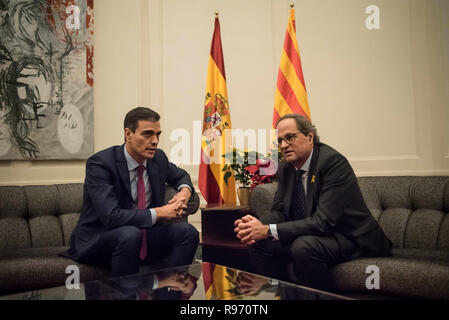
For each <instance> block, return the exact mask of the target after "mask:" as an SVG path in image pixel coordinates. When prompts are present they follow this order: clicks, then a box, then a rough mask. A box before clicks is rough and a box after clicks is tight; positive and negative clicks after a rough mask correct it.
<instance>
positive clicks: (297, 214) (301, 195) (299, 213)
mask: <svg viewBox="0 0 449 320" xmlns="http://www.w3.org/2000/svg"><path fill="white" fill-rule="evenodd" d="M304 172H305V171H304V170H297V172H296V184H295V190H294V191H293V199H292V202H293V203H292V219H293V220H299V219H303V218H304V217H305V213H304V211H305V202H306V194H305V192H304V186H303V185H302V175H303V174H304Z"/></svg>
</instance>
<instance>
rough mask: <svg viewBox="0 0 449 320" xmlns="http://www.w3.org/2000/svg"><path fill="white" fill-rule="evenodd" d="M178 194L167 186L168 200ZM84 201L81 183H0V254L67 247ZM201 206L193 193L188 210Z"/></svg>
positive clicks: (191, 210)
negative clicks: (6, 184)
mask: <svg viewBox="0 0 449 320" xmlns="http://www.w3.org/2000/svg"><path fill="white" fill-rule="evenodd" d="M175 193H176V190H175V189H173V188H170V187H167V189H166V201H167V200H168V199H170V198H171V197H172V196H173V195H174V194H175ZM82 204H83V184H82V183H72V184H56V185H38V186H0V257H1V256H2V255H3V254H4V253H6V252H11V251H14V250H19V249H26V248H40V247H59V246H68V244H69V240H70V235H71V234H72V231H73V229H74V228H75V226H76V224H77V222H78V219H79V215H80V212H81V208H82ZM198 207H199V197H198V195H197V193H196V192H194V193H193V194H192V197H191V199H190V201H189V203H188V204H187V209H186V212H187V213H188V214H192V213H195V212H196V211H197V210H198ZM184 220H185V219H184ZM177 221H178V220H177Z"/></svg>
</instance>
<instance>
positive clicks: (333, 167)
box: [260, 143, 391, 258]
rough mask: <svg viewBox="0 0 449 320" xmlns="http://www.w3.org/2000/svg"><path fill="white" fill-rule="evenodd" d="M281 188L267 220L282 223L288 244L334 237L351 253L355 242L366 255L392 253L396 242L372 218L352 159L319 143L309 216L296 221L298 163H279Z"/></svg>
mask: <svg viewBox="0 0 449 320" xmlns="http://www.w3.org/2000/svg"><path fill="white" fill-rule="evenodd" d="M277 177H278V181H279V182H278V187H277V191H276V194H275V197H274V201H273V206H272V209H271V214H268V215H265V216H263V217H261V219H260V220H261V221H262V222H263V223H264V224H277V231H278V235H279V240H280V241H281V244H282V245H287V244H290V243H292V242H293V241H294V240H295V239H296V238H298V237H300V236H304V235H315V236H334V237H336V238H337V241H338V242H339V244H340V247H341V248H342V251H343V255H345V252H344V250H345V247H347V245H348V244H349V243H355V244H357V246H358V250H357V252H355V253H354V252H351V253H350V255H351V256H349V257H346V258H353V257H354V255H355V256H360V255H368V256H384V255H389V254H390V250H391V241H390V240H389V239H388V238H387V237H386V236H385V234H384V232H383V231H382V229H381V228H380V226H379V225H378V223H377V222H376V220H375V219H374V218H373V216H372V215H371V213H370V211H369V209H368V208H367V206H366V204H365V201H364V199H363V196H362V193H361V191H360V188H359V185H358V182H357V178H356V176H355V174H354V171H353V170H352V168H351V165H350V164H349V162H348V160H346V158H345V157H344V156H342V155H341V154H340V153H338V152H337V151H335V150H334V149H332V148H331V147H329V146H328V145H326V144H322V143H318V144H315V146H314V149H313V155H312V159H311V163H310V168H309V173H308V177H307V196H306V205H305V218H304V219H301V220H296V221H292V220H291V214H290V208H291V203H292V196H293V189H294V185H295V183H296V179H295V177H296V173H295V168H294V166H293V165H291V164H289V163H287V162H285V161H283V162H281V163H280V164H279V168H278V172H277Z"/></svg>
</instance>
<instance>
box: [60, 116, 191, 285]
mask: <svg viewBox="0 0 449 320" xmlns="http://www.w3.org/2000/svg"><path fill="white" fill-rule="evenodd" d="M159 119H160V116H159V114H158V113H157V112H155V111H153V110H151V109H149V108H144V107H138V108H135V109H133V110H131V111H129V112H128V113H127V115H126V117H125V121H124V134H125V143H124V144H123V145H121V146H113V147H110V148H107V149H105V150H102V151H100V152H97V153H96V154H94V155H93V156H91V157H90V158H89V159H88V160H87V163H86V178H85V182H84V195H83V208H82V211H81V215H80V218H79V221H78V224H77V226H76V227H75V229H74V230H73V233H72V236H71V238H70V248H69V250H67V252H66V253H65V254H64V255H65V256H67V257H69V258H71V259H74V260H76V261H79V262H83V263H88V264H94V265H99V266H102V267H106V268H110V269H111V270H112V276H113V277H118V276H123V275H127V274H134V273H138V272H139V265H140V263H154V262H157V261H160V260H162V259H164V261H166V263H165V264H164V265H163V267H173V266H178V265H186V264H190V263H191V262H192V260H193V257H194V254H195V251H196V248H197V246H198V242H199V238H198V231H197V230H196V229H195V228H194V227H193V226H192V225H190V224H188V223H187V222H179V223H168V224H160V223H157V222H159V221H162V220H168V219H177V218H180V217H181V215H182V213H183V212H184V209H185V208H186V204H187V202H188V200H189V198H190V195H191V193H192V192H193V186H192V181H191V180H190V176H189V174H188V173H187V172H186V171H185V170H183V169H181V168H178V167H177V166H176V165H174V164H173V163H171V162H169V161H168V159H167V156H166V155H165V153H164V152H163V151H162V150H161V149H158V148H157V145H158V143H159V136H160V134H161V128H160V123H159ZM166 183H167V184H168V185H170V186H173V187H175V188H176V189H178V190H179V192H178V193H177V194H176V195H175V196H174V197H173V199H172V200H170V201H169V203H168V204H165V205H164V199H165V184H166Z"/></svg>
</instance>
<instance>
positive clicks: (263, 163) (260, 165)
mask: <svg viewBox="0 0 449 320" xmlns="http://www.w3.org/2000/svg"><path fill="white" fill-rule="evenodd" d="M245 170H246V171H248V172H249V174H250V178H251V181H252V183H251V186H250V187H251V191H252V190H253V189H254V188H255V187H257V186H258V185H259V184H264V183H269V182H271V181H272V179H273V178H274V175H275V174H276V170H277V165H276V163H275V162H274V161H273V159H269V158H263V159H258V160H257V161H256V164H255V165H249V166H246V167H245Z"/></svg>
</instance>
